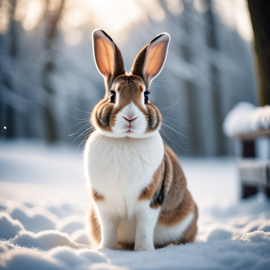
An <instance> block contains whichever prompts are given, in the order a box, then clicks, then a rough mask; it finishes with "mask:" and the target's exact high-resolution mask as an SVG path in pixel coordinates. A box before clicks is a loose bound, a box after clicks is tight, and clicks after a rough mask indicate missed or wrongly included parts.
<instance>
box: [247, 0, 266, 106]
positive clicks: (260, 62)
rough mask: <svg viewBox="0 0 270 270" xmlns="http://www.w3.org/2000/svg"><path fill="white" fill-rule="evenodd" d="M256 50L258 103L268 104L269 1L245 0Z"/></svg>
mask: <svg viewBox="0 0 270 270" xmlns="http://www.w3.org/2000/svg"><path fill="white" fill-rule="evenodd" d="M247 2H248V8H249V12H250V17H251V22H252V27H253V32H254V49H255V52H256V60H255V66H256V70H257V75H258V83H259V104H260V105H261V106H264V105H266V104H270V27H269V26H270V1H267V0H247Z"/></svg>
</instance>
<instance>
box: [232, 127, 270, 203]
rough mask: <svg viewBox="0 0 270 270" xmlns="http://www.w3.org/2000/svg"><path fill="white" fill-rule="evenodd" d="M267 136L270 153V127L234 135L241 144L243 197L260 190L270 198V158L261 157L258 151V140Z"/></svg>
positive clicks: (234, 138)
mask: <svg viewBox="0 0 270 270" xmlns="http://www.w3.org/2000/svg"><path fill="white" fill-rule="evenodd" d="M262 137H266V138H267V139H268V140H269V144H268V146H267V147H268V149H267V151H268V153H269V154H270V129H263V130H259V131H255V132H249V133H245V134H238V135H235V136H232V137H231V139H233V140H237V141H239V142H240V144H241V153H240V156H241V158H240V160H239V172H240V179H241V197H242V198H243V199H245V198H248V197H250V196H252V195H254V194H256V193H257V192H258V191H264V192H265V194H266V195H267V196H268V197H269V198H270V159H269V156H268V158H267V159H259V158H258V153H256V141H257V140H258V139H259V138H262Z"/></svg>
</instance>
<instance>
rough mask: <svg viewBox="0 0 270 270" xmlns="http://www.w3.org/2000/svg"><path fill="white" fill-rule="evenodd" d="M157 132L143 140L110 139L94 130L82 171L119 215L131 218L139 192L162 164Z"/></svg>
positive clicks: (161, 146) (160, 144)
mask: <svg viewBox="0 0 270 270" xmlns="http://www.w3.org/2000/svg"><path fill="white" fill-rule="evenodd" d="M163 156H164V146H163V142H162V139H161V136H160V135H159V133H155V134H154V135H153V136H152V137H149V138H144V139H134V138H128V137H126V138H111V137H107V136H104V135H102V134H100V133H99V132H98V131H95V132H94V133H93V134H92V135H91V137H90V139H89V140H88V142H87V145H86V149H85V170H86V172H87V176H88V181H90V183H91V185H92V187H93V188H94V189H95V190H96V191H97V192H99V193H100V194H101V195H103V196H104V197H105V200H106V202H109V205H110V207H112V208H114V209H115V211H117V212H118V214H119V215H120V216H126V217H131V216H132V212H133V211H134V210H135V204H136V202H137V200H138V197H139V195H140V192H141V191H142V190H143V189H144V188H145V187H147V186H148V185H149V184H150V183H151V181H152V179H153V175H154V173H155V171H156V170H157V168H158V167H159V165H160V164H161V162H162V159H163Z"/></svg>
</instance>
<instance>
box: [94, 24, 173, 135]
mask: <svg viewBox="0 0 270 270" xmlns="http://www.w3.org/2000/svg"><path fill="white" fill-rule="evenodd" d="M169 43H170V36H169V34H167V33H162V34H160V35H158V36H157V37H156V38H154V39H153V40H152V41H150V42H149V43H148V44H147V45H145V46H144V47H143V49H142V50H141V51H140V52H139V54H138V55H137V57H136V58H135V60H134V63H133V66H132V68H131V71H130V73H126V71H125V68H124V62H123V58H122V55H121V52H120V50H119V49H118V47H117V46H116V44H115V43H114V42H113V40H112V39H111V38H110V37H109V36H108V35H107V34H106V33H105V32H104V31H103V30H100V29H97V30H95V31H94V32H93V53H94V59H95V62H96V67H97V69H98V71H99V72H100V74H101V75H102V76H103V77H104V80H105V88H106V93H105V97H104V98H103V99H102V100H101V101H100V102H99V103H98V104H97V105H96V106H95V108H94V110H93V112H92V115H91V122H92V124H93V125H94V127H95V128H96V129H97V130H99V131H100V133H102V134H104V135H106V136H110V137H116V138H118V137H133V138H143V137H149V136H152V135H153V134H154V133H155V132H157V131H158V130H159V128H160V126H161V122H162V117H161V113H160V112H159V110H158V108H157V107H156V106H155V105H153V104H152V103H151V102H150V100H149V97H148V95H149V91H148V89H149V86H150V84H151V82H152V80H153V79H154V78H155V77H157V76H158V74H159V73H160V72H161V70H162V68H163V65H164V63H165V60H166V55H167V50H168V46H169Z"/></svg>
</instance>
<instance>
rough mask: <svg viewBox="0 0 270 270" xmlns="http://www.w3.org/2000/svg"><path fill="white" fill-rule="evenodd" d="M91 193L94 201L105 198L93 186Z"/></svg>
mask: <svg viewBox="0 0 270 270" xmlns="http://www.w3.org/2000/svg"><path fill="white" fill-rule="evenodd" d="M91 195H92V198H93V200H94V201H102V200H104V196H103V195H101V194H99V193H98V192H97V191H96V190H94V189H93V188H92V187H91Z"/></svg>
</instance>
